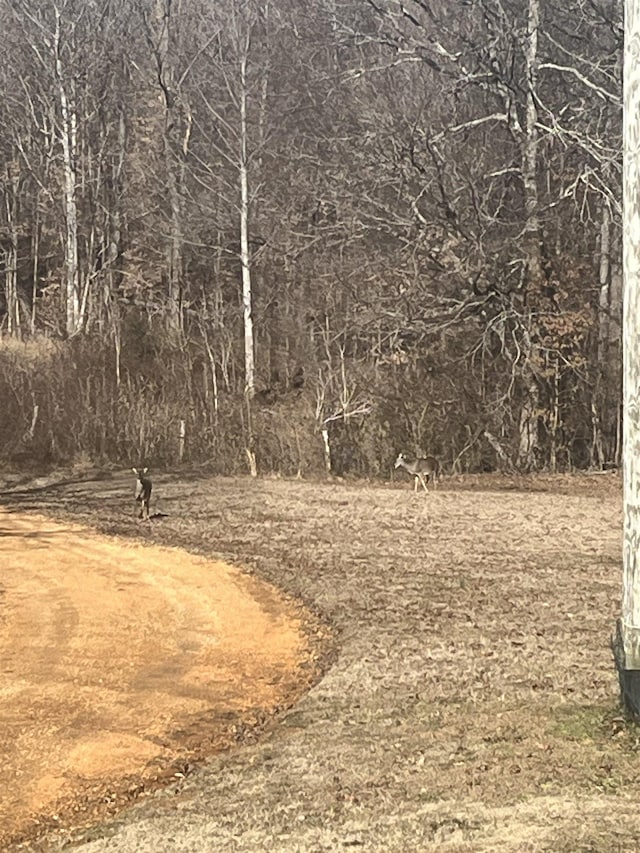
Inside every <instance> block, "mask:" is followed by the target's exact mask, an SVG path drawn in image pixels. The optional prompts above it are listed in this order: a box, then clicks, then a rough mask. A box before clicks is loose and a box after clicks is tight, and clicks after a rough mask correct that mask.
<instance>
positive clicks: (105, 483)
mask: <svg viewBox="0 0 640 853" xmlns="http://www.w3.org/2000/svg"><path fill="white" fill-rule="evenodd" d="M155 489H156V495H157V503H156V505H155V508H156V510H157V511H160V512H161V513H166V515H162V516H159V517H157V518H156V519H154V520H153V521H152V522H151V523H150V524H138V523H136V522H135V521H134V520H133V519H132V509H131V506H130V503H129V502H128V496H129V495H130V491H131V484H130V482H129V480H128V479H127V478H126V477H124V476H117V477H114V478H112V479H106V480H102V481H93V482H76V483H68V484H66V485H59V486H49V487H44V488H42V489H37V488H36V489H33V488H31V489H23V490H22V491H17V490H16V491H13V492H11V493H9V492H7V493H5V494H3V495H1V496H0V503H3V504H4V505H5V506H8V507H9V508H11V509H20V510H29V509H34V510H37V511H38V512H41V513H46V514H50V515H52V516H54V517H57V518H58V519H62V520H63V521H64V520H68V519H74V521H82V522H85V523H88V524H90V525H91V526H92V527H93V528H95V529H96V530H98V531H101V532H103V533H109V534H118V535H121V536H127V537H131V538H133V539H139V540H144V541H145V542H148V543H153V544H155V545H162V546H165V545H171V546H180V547H182V548H184V549H186V550H189V551H191V552H193V553H197V554H201V555H206V556H209V557H212V558H217V559H221V558H222V559H224V560H225V561H226V562H228V563H231V564H234V565H238V566H241V567H243V568H244V569H245V570H246V571H247V572H249V573H250V574H252V575H254V576H257V577H259V578H261V579H263V580H266V581H269V582H271V583H273V584H274V585H276V586H277V587H279V588H280V589H282V590H284V592H285V593H286V594H287V595H288V596H291V597H293V598H294V599H296V600H298V601H301V602H304V604H305V605H306V606H307V608H309V610H311V611H313V612H314V613H316V614H318V615H319V616H320V617H321V619H322V620H324V621H325V623H326V624H327V625H330V626H331V628H332V630H333V632H334V636H333V641H332V642H328V641H326V640H325V641H324V642H322V643H320V645H319V646H318V648H319V650H320V651H321V652H323V654H324V659H323V661H324V669H325V672H324V675H323V677H322V678H321V679H320V680H318V681H317V683H316V684H315V686H313V687H312V688H311V689H310V690H309V692H308V693H306V695H304V696H303V697H302V698H301V699H300V701H298V702H297V704H295V706H294V707H292V708H290V709H289V710H288V711H286V712H282V713H281V714H280V715H279V717H278V719H277V720H276V722H275V724H273V725H270V726H267V727H266V729H265V731H264V732H263V735H262V737H261V738H260V739H256V740H255V741H254V742H247V743H245V744H243V745H241V746H239V747H237V748H234V749H231V750H228V751H227V752H224V753H222V754H219V755H218V756H217V757H212V758H210V759H209V760H207V761H205V762H202V763H199V764H198V766H197V768H196V769H195V771H194V772H192V773H189V774H187V775H186V778H184V779H178V780H174V781H172V782H171V784H170V785H169V786H168V787H167V788H165V789H164V790H161V791H156V792H155V793H147V792H145V791H144V790H142V792H141V793H139V796H138V802H137V804H136V805H134V806H133V807H132V808H129V809H127V810H125V811H122V812H120V813H119V814H117V815H116V816H115V817H113V818H111V819H109V820H105V821H102V822H101V823H98V824H97V825H95V826H93V828H91V829H86V826H85V827H81V828H78V827H77V826H76V828H75V829H74V824H73V821H71V822H70V823H69V824H67V825H66V826H63V827H60V828H58V829H57V830H56V831H51V832H49V833H48V834H45V836H43V837H41V838H40V839H39V841H38V842H37V843H36V842H32V843H31V844H30V845H28V846H29V847H30V848H31V849H42V850H59V849H62V848H63V847H64V846H65V844H67V843H73V844H74V845H76V844H77V845H79V847H80V849H81V850H83V851H85V853H97V851H110V853H111V851H134V850H135V851H149V853H151V851H154V853H156V852H157V851H164V850H166V851H193V853H195V852H196V851H198V853H199V851H202V850H215V851H221V853H222V852H223V851H234V853H235V851H246V853H255V851H258V850H265V849H269V850H273V851H282V853H293V851H305V853H307V851H309V853H315V851H337V850H344V849H348V848H354V849H362V850H367V851H385V853H395V851H398V853H400V851H407V850H421V851H422V850H424V851H430V850H442V851H455V853H462V851H465V853H466V852H467V851H468V853H471V851H473V853H480V852H481V851H494V850H495V851H498V850H499V851H536V853H538V851H540V853H542V851H559V853H562V852H563V851H566V853H587V851H589V852H590V853H595V851H599V853H605V851H606V852H607V853H609V851H625V853H631V851H636V850H640V812H638V810H637V807H636V803H637V801H638V798H639V796H640V774H639V773H638V767H639V761H640V756H639V755H638V750H639V745H640V737H639V733H638V730H637V729H636V728H634V727H632V726H628V725H627V724H625V721H624V720H623V719H622V718H621V716H620V713H619V710H618V704H617V698H618V697H617V684H616V676H615V671H614V667H613V661H612V656H611V652H610V649H609V637H610V635H611V633H612V630H613V626H614V622H615V618H616V616H617V615H618V611H619V601H620V588H621V568H620V552H621V524H622V514H621V494H620V492H621V487H620V481H619V479H617V477H616V476H615V475H605V476H572V477H568V476H567V477H560V476H558V477H550V476H549V477H535V478H504V477H497V476H496V477H491V476H485V477H475V478H463V479H460V480H453V479H452V480H449V481H445V483H444V484H443V485H442V487H441V488H440V489H439V490H438V491H436V492H432V493H430V494H429V495H423V494H418V495H414V494H413V492H412V491H411V490H410V486H409V484H408V483H406V484H404V483H403V484H399V483H398V484H395V486H383V485H377V486H374V485H367V484H346V483H334V484H313V483H307V482H293V481H279V480H258V481H256V482H253V481H251V480H249V479H226V478H215V479H211V480H202V479H187V478H185V477H184V475H183V476H182V477H178V476H176V477H169V476H167V477H163V478H157V480H156V485H155ZM312 623H313V626H314V627H313V630H312V631H310V632H309V636H313V635H314V634H315V635H316V636H318V635H319V633H321V631H320V629H319V626H318V623H317V622H314V621H313V620H311V621H310V623H309V624H312ZM78 823H79V822H78ZM16 849H19V848H17V847H16Z"/></svg>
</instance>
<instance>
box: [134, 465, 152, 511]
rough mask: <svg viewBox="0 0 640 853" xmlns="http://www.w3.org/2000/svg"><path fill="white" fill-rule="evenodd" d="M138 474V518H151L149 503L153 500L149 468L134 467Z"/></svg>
mask: <svg viewBox="0 0 640 853" xmlns="http://www.w3.org/2000/svg"><path fill="white" fill-rule="evenodd" d="M131 470H132V471H133V473H134V474H135V475H136V491H135V495H136V502H137V503H139V504H140V512H139V513H138V518H145V519H146V520H147V521H148V520H149V503H150V501H151V480H150V479H149V477H147V476H146V474H147V471H148V470H149V469H148V468H132V469H131Z"/></svg>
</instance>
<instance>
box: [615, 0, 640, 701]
mask: <svg viewBox="0 0 640 853" xmlns="http://www.w3.org/2000/svg"><path fill="white" fill-rule="evenodd" d="M623 135H624V187H623V202H624V203H623V207H624V210H623V226H624V242H623V254H624V299H623V355H624V389H623V400H624V421H623V457H624V458H623V472H624V546H623V590H622V616H621V618H620V620H619V623H618V640H617V648H616V662H617V665H618V671H619V674H620V683H621V688H622V696H623V700H624V702H625V704H626V705H627V708H628V710H630V711H632V712H633V713H634V714H635V715H636V716H637V715H638V713H639V711H640V708H639V702H638V699H639V698H640V672H638V671H639V670H640V0H626V3H625V63H624V118H623Z"/></svg>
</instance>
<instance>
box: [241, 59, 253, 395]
mask: <svg viewBox="0 0 640 853" xmlns="http://www.w3.org/2000/svg"><path fill="white" fill-rule="evenodd" d="M247 53H248V45H247V50H245V52H244V54H243V56H242V57H241V60H240V260H241V263H242V308H243V316H244V367H245V384H244V387H245V393H246V394H247V396H248V397H249V398H251V397H253V395H254V394H255V356H254V341H253V313H252V288H251V254H250V250H249V167H248V165H249V164H248V153H247V152H248V146H247Z"/></svg>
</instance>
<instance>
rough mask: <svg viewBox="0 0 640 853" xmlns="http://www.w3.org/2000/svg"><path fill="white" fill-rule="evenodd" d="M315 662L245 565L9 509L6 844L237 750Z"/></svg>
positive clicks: (0, 658)
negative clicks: (200, 760) (197, 761)
mask: <svg viewBox="0 0 640 853" xmlns="http://www.w3.org/2000/svg"><path fill="white" fill-rule="evenodd" d="M308 657H309V649H308V646H307V642H306V639H305V635H304V632H303V629H302V624H301V621H300V613H299V611H298V610H297V609H296V608H295V607H294V606H293V605H292V604H290V603H288V602H287V601H286V600H285V599H284V598H283V597H281V596H280V595H279V594H278V592H277V591H276V590H274V589H273V588H272V587H270V586H268V585H267V584H264V583H262V582H260V581H257V580H256V579H254V578H251V577H249V576H247V575H244V574H242V573H241V572H239V571H238V570H237V569H234V568H232V567H230V566H228V565H225V564H223V563H219V562H214V561H211V560H205V559H203V558H199V557H196V556H193V555H191V554H188V553H185V552H183V551H179V550H172V549H169V548H160V547H157V546H145V545H138V544H134V543H130V542H127V541H123V540H118V539H112V538H107V537H105V536H100V535H97V534H96V533H94V532H92V531H90V530H87V529H86V528H82V527H79V526H72V525H69V524H60V523H56V522H53V521H51V520H49V519H46V518H43V517H39V516H32V515H20V514H15V513H10V512H7V511H3V510H2V508H0V766H1V767H2V783H1V784H0V849H2V850H5V849H8V847H9V845H10V844H12V843H14V842H16V841H17V840H18V839H21V838H28V837H31V836H34V835H37V834H38V833H39V832H42V831H43V830H47V829H51V828H52V827H53V826H55V825H56V823H57V822H63V823H64V822H67V821H70V822H80V821H83V820H87V819H90V818H91V817H92V816H93V817H96V816H99V814H100V810H101V809H102V810H104V809H105V807H106V808H108V807H109V806H110V805H111V806H112V807H113V806H114V805H117V804H118V802H125V801H126V800H127V799H128V798H131V796H133V795H135V793H137V792H139V791H140V790H141V788H143V787H145V786H153V784H154V783H157V782H158V781H161V780H165V779H167V778H171V776H173V775H175V774H176V773H179V772H180V767H181V762H182V767H184V764H185V763H186V762H188V761H189V760H192V759H193V757H194V756H196V757H198V756H201V755H205V754H210V753H212V752H214V751H216V750H217V749H220V748H222V747H224V746H226V745H229V744H230V743H233V742H234V741H235V740H237V739H238V738H240V737H241V736H242V733H243V732H244V731H246V729H247V727H248V728H251V727H252V726H255V725H257V724H260V723H261V722H262V721H264V720H265V719H267V718H268V717H269V715H270V714H272V713H273V712H274V711H275V710H276V709H277V708H278V707H281V706H283V705H288V704H290V703H291V702H292V701H294V699H295V698H296V697H297V696H298V695H299V694H300V692H301V685H302V683H303V681H306V678H304V677H301V667H302V666H304V664H305V662H306V661H307V660H308Z"/></svg>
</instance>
